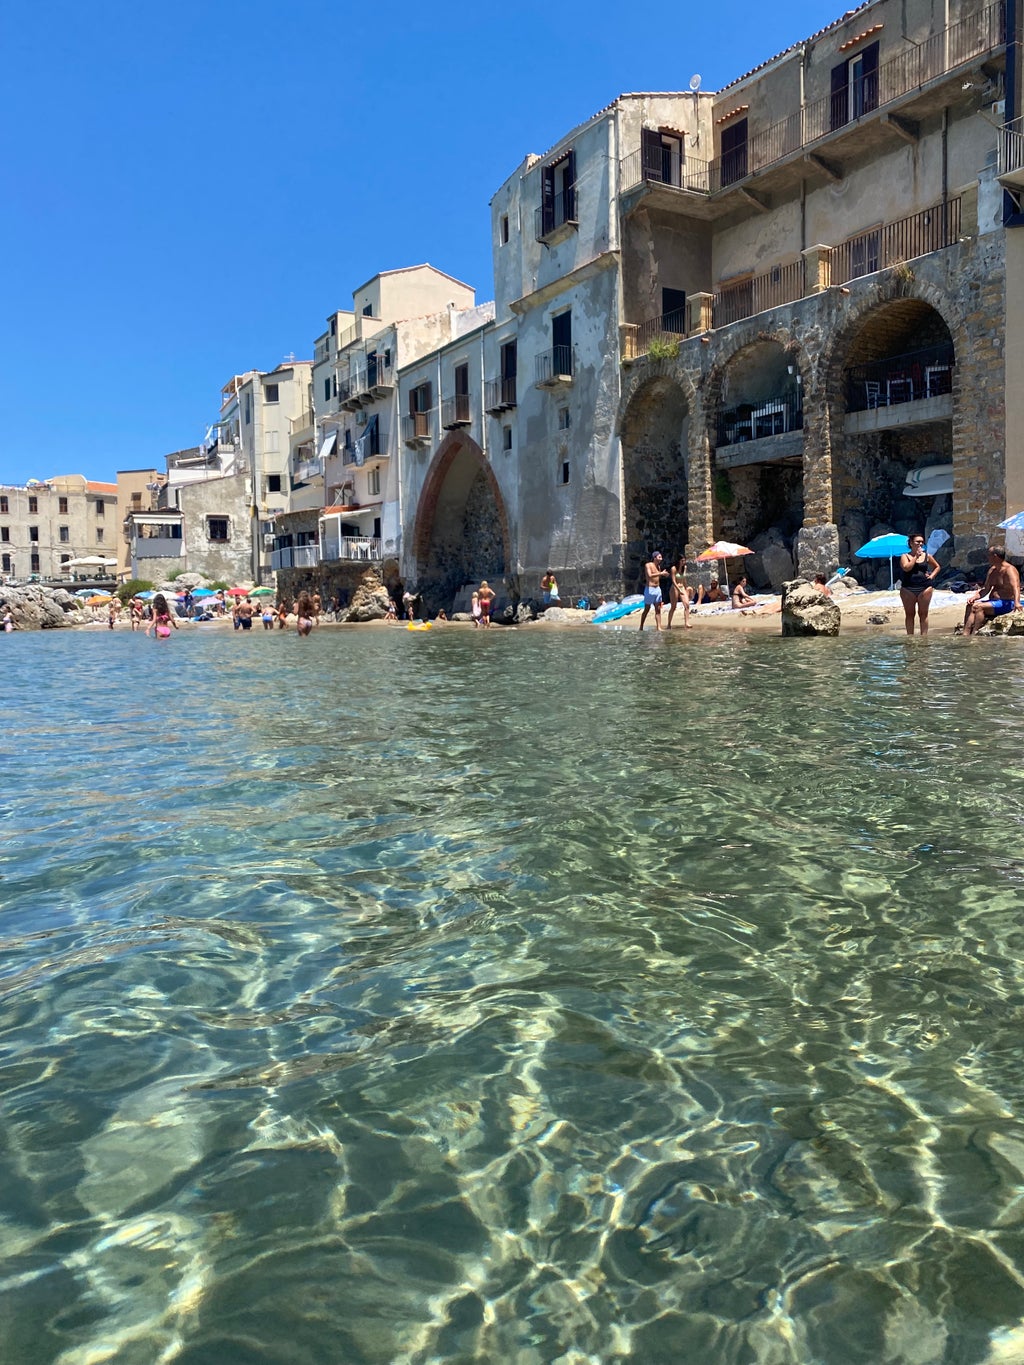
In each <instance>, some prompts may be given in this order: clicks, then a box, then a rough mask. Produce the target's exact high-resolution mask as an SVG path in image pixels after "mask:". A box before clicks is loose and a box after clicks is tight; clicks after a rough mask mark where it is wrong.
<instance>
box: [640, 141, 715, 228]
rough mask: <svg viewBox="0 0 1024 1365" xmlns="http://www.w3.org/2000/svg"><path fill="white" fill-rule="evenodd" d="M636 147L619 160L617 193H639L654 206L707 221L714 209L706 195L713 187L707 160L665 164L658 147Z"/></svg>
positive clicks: (713, 170)
mask: <svg viewBox="0 0 1024 1365" xmlns="http://www.w3.org/2000/svg"><path fill="white" fill-rule="evenodd" d="M657 150H658V155H654V154H653V150H648V149H645V148H643V147H638V148H637V149H636V151H633V152H628V153H627V154H626V155H625V156H624V157H622V159H621V160H620V161H619V193H620V194H622V195H626V194H630V193H632V192H633V191H634V190H641V191H642V192H643V193H644V195H645V198H647V197H649V198H650V200H651V203H652V206H653V207H662V206H664V207H671V208H674V209H677V210H679V211H681V212H683V213H690V214H692V215H693V216H694V217H696V218H710V217H711V216H712V215H713V210H712V209H711V207H710V206H709V204H708V196H709V195H710V194H711V192H712V190H713V189H715V188H717V186H716V185H715V167H714V164H713V163H712V162H710V161H700V160H698V159H695V158H687V159H686V160H685V161H681V160H680V161H677V162H676V163H675V164H669V165H666V164H665V162H664V160H663V158H662V156H661V154H660V148H659V149H657Z"/></svg>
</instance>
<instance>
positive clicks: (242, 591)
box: [228, 588, 251, 597]
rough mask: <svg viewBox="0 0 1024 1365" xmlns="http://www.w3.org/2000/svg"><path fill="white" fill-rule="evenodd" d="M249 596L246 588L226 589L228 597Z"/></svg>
mask: <svg viewBox="0 0 1024 1365" xmlns="http://www.w3.org/2000/svg"><path fill="white" fill-rule="evenodd" d="M250 595H251V594H250V590H249V589H248V588H228V596H229V597H249V596H250Z"/></svg>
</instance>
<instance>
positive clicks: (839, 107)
mask: <svg viewBox="0 0 1024 1365" xmlns="http://www.w3.org/2000/svg"><path fill="white" fill-rule="evenodd" d="M848 71H849V68H848V66H847V64H846V62H841V63H840V64H839V66H834V67H833V68H832V103H831V107H830V117H829V127H830V128H841V127H842V126H843V124H844V123H849V121H850V94H849V84H848V82H849V76H848Z"/></svg>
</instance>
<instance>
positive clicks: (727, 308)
mask: <svg viewBox="0 0 1024 1365" xmlns="http://www.w3.org/2000/svg"><path fill="white" fill-rule="evenodd" d="M803 296H804V263H803V261H792V262H790V264H789V265H776V266H773V267H772V269H771V270H766V271H765V272H764V274H763V275H754V276H752V277H751V278H750V279H749V280H741V281H739V282H738V283H736V284H729V285H726V286H725V287H724V288H722V289H719V291H718V292H717V293H716V294H715V299H714V303H713V305H712V319H713V321H712V326H714V327H728V325H729V324H730V323H731V322H739V321H740V320H741V319H742V318H749V317H753V316H754V314H755V313H763V312H765V310H766V309H768V308H778V307H779V306H780V305H781V304H784V303H794V302H795V301H796V300H797V299H801V298H803Z"/></svg>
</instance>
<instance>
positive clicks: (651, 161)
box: [640, 128, 663, 180]
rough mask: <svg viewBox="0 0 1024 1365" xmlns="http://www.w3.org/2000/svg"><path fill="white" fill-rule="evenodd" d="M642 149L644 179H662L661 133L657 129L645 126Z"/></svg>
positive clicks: (641, 141)
mask: <svg viewBox="0 0 1024 1365" xmlns="http://www.w3.org/2000/svg"><path fill="white" fill-rule="evenodd" d="M640 151H641V155H642V157H643V175H644V179H645V180H661V179H662V178H663V177H662V173H661V134H660V133H659V132H657V130H656V129H654V128H645V129H644V130H643V132H642V133H641V134H640Z"/></svg>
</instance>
